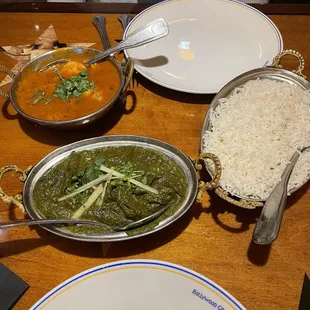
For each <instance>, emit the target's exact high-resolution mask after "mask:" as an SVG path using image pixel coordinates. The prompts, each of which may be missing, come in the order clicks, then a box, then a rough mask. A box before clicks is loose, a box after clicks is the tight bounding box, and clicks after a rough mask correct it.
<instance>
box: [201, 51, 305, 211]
mask: <svg viewBox="0 0 310 310" xmlns="http://www.w3.org/2000/svg"><path fill="white" fill-rule="evenodd" d="M284 55H292V56H295V57H297V58H298V60H299V62H300V65H299V67H298V69H297V70H295V71H293V72H291V71H288V70H284V69H282V67H281V65H280V59H281V57H282V56H284ZM303 69H304V59H303V57H302V56H301V55H300V54H299V53H298V52H296V51H294V50H285V51H283V52H282V53H281V54H279V55H278V56H276V57H275V59H274V60H273V64H272V65H271V66H270V67H266V68H259V69H254V70H251V71H248V72H245V73H243V74H241V75H239V76H237V77H236V78H234V79H233V80H231V81H230V82H229V83H227V84H226V85H225V86H224V87H223V88H222V89H221V90H220V91H219V92H218V93H217V95H216V96H215V97H214V98H213V100H212V102H211V104H210V107H209V109H208V111H207V113H206V116H205V118H204V122H203V126H202V130H201V138H200V150H201V151H202V150H203V136H204V135H205V132H206V131H211V129H212V123H211V120H210V116H211V111H214V110H215V109H216V107H217V106H218V105H219V99H221V98H225V97H226V98H227V97H229V95H230V94H231V93H232V91H233V90H234V89H235V88H236V87H240V86H241V85H243V84H245V83H246V82H248V81H249V80H256V79H257V78H260V79H269V80H276V81H281V82H285V83H288V84H293V85H296V86H298V87H301V88H302V89H304V90H310V83H309V82H308V81H307V80H306V77H305V76H304V75H303V74H302V70H303ZM215 155H216V154H215ZM206 169H207V170H208V172H209V174H210V175H211V176H212V171H211V170H210V169H209V168H208V166H207V165H206ZM219 184H220V181H219ZM302 185H303V184H301V185H300V186H299V187H296V188H293V189H291V190H290V191H289V192H288V194H291V193H293V192H295V191H296V190H298V189H299V188H300V187H301V186H302ZM215 192H216V193H217V194H218V195H219V196H220V197H221V198H223V199H225V200H227V201H228V202H230V203H232V204H234V205H236V206H238V207H243V208H247V209H254V208H256V207H261V206H263V204H264V200H260V199H250V198H248V197H236V196H234V195H232V194H231V193H229V192H227V191H225V190H224V189H223V188H221V186H220V185H219V186H218V187H217V188H215Z"/></svg>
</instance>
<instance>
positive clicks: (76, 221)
mask: <svg viewBox="0 0 310 310" xmlns="http://www.w3.org/2000/svg"><path fill="white" fill-rule="evenodd" d="M168 208H169V206H166V207H164V208H162V209H160V210H158V211H157V212H155V213H153V214H151V215H149V216H147V217H145V218H143V219H141V220H139V221H136V222H132V223H129V224H127V225H124V226H121V227H111V226H109V225H107V224H104V223H100V222H96V221H90V220H83V219H37V220H33V219H31V220H18V221H11V222H2V223H0V229H6V228H13V227H18V226H30V225H50V224H88V225H96V226H105V227H107V228H110V229H113V230H114V231H125V230H129V229H133V228H137V227H140V226H143V225H145V224H147V223H149V222H151V221H154V220H155V219H157V218H158V217H159V216H161V215H162V214H163V213H164V212H165V211H166V210H167V209H168Z"/></svg>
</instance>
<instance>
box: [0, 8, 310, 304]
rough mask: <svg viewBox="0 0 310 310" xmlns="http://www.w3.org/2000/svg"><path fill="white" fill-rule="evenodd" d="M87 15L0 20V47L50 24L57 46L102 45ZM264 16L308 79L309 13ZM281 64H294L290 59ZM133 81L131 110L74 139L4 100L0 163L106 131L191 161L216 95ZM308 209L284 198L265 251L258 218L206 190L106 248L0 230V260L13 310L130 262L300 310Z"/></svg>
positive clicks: (115, 30) (27, 161)
mask: <svg viewBox="0 0 310 310" xmlns="http://www.w3.org/2000/svg"><path fill="white" fill-rule="evenodd" d="M94 15H95V14H61V13H57V14H51V13H0V29H1V35H0V44H1V45H17V44H27V43H32V42H33V41H34V40H35V39H36V38H37V37H38V35H39V34H40V33H41V32H42V31H44V30H45V29H46V28H47V27H48V26H49V25H51V24H52V25H54V28H55V30H56V32H57V35H58V38H59V40H60V41H61V42H72V43H74V42H95V43H96V46H97V47H99V48H101V46H100V40H99V37H98V35H97V32H96V30H95V28H94V27H93V26H92V24H91V18H92V17H93V16H94ZM117 17H118V15H114V14H111V15H107V18H108V21H107V25H108V32H109V35H110V38H111V41H112V42H113V40H115V39H120V38H121V37H122V29H121V26H120V24H119V22H118V21H117ZM270 18H271V19H272V20H273V21H274V22H275V23H276V25H277V26H278V27H279V29H280V31H281V33H282V35H283V39H284V47H285V48H294V49H296V50H298V51H299V52H300V53H302V55H303V56H304V57H305V61H306V69H305V72H304V73H305V74H306V75H308V76H310V49H309V46H308V45H309V42H310V32H309V31H308V30H309V29H310V16H306V15H305V16H303V15H298V16H297V15H272V16H270ZM36 25H38V26H36ZM37 29H39V30H37ZM0 62H1V64H5V65H6V66H9V67H13V66H14V64H15V61H14V60H13V59H11V58H9V57H7V56H5V55H3V54H0ZM287 65H288V66H293V64H291V63H290V62H287ZM295 65H296V64H295ZM3 77H4V75H3ZM138 81H139V85H138V86H137V85H136V86H135V87H134V88H132V89H131V92H130V94H131V96H129V97H128V100H127V108H128V109H130V107H131V106H133V111H132V112H131V113H128V114H121V113H120V111H119V110H118V109H114V110H113V112H112V113H110V114H109V115H107V116H106V117H105V118H104V119H102V121H101V122H99V123H98V124H96V125H95V126H92V127H90V128H88V130H81V131H76V132H57V131H53V130H49V129H46V128H41V127H39V126H36V125H34V124H33V123H30V122H28V121H26V120H24V119H22V118H20V117H18V115H16V112H15V110H14V109H13V108H12V106H11V105H10V104H9V103H7V102H5V101H4V100H2V99H1V106H2V111H1V114H0V137H1V146H0V152H1V156H0V166H4V165H7V164H17V165H18V166H20V167H21V168H26V167H27V166H29V165H35V164H36V163H37V162H38V161H39V160H40V159H41V158H42V157H43V156H45V155H46V154H48V153H49V152H51V151H52V150H54V149H56V148H57V147H59V146H62V145H65V144H67V143H70V142H74V141H77V140H80V139H84V138H88V137H94V136H101V135H112V134H134V135H144V136H149V137H153V138H156V139H159V140H162V141H165V142H167V143H170V144H172V145H174V146H175V147H177V148H179V149H180V150H182V151H184V152H185V153H186V154H187V155H189V156H191V157H197V154H198V152H199V141H200V130H201V127H202V123H203V119H204V116H205V113H206V111H207V109H208V104H209V103H210V102H211V100H212V98H213V96H212V95H191V94H183V93H178V92H174V91H170V90H168V89H164V88H162V87H160V86H157V85H155V84H153V83H151V82H149V81H147V80H146V79H144V78H142V77H138ZM1 186H2V187H3V189H4V190H5V191H7V192H8V193H9V194H15V193H17V192H19V191H21V189H22V186H21V184H20V183H19V182H18V180H17V177H10V176H6V178H5V179H4V180H3V182H2V184H1ZM309 204H310V191H308V186H304V187H303V188H302V189H301V190H300V191H298V192H296V193H295V194H294V195H293V197H290V198H289V200H288V206H289V207H288V209H287V211H286V212H285V215H284V220H283V225H282V229H281V232H280V235H279V238H278V240H277V241H276V242H275V243H274V244H273V245H272V246H271V247H269V246H266V247H264V246H255V245H254V244H252V243H251V237H252V231H253V228H254V224H255V222H256V219H257V217H258V215H259V211H251V210H243V209H240V208H237V207H233V206H232V205H230V204H228V203H226V202H224V201H222V200H221V199H220V198H218V197H217V196H215V195H214V194H212V193H210V195H209V196H207V195H206V196H205V199H204V200H203V203H202V204H198V203H197V204H195V205H193V206H192V208H191V209H190V210H189V212H187V213H186V214H185V215H184V216H183V217H182V218H181V219H180V220H178V221H177V222H176V223H174V224H173V225H171V226H170V227H169V228H166V229H164V230H162V231H160V232H158V233H156V234H153V235H150V236H148V237H145V238H141V239H136V240H132V241H127V242H119V243H114V244H112V245H111V246H110V247H109V248H108V247H107V246H106V245H102V244H98V243H97V244H96V243H82V242H75V241H70V240H67V239H64V238H61V237H58V236H55V235H53V234H51V233H49V232H47V231H45V230H44V229H42V228H40V227H36V228H29V227H25V228H17V229H11V230H4V231H0V261H1V263H3V264H5V265H6V266H7V267H8V268H10V269H11V270H12V271H14V272H15V273H17V274H18V275H19V276H20V277H21V278H23V279H24V280H25V281H26V282H27V283H28V284H29V285H30V288H29V289H28V291H27V292H26V293H25V295H24V296H23V297H22V298H21V299H20V301H19V302H18V303H17V304H16V306H15V308H14V309H27V308H29V307H30V306H31V305H32V304H33V303H34V302H35V301H37V300H38V299H39V298H40V297H42V296H43V295H44V294H46V293H47V292H48V291H49V290H50V289H52V288H53V287H54V286H56V285H58V284H60V283H61V282H62V281H64V280H66V279H67V278H69V277H71V276H73V275H75V274H76V273H79V272H81V271H83V270H85V269H88V268H91V267H94V266H96V265H99V264H103V263H108V262H112V261H116V260H121V259H131V258H145V259H158V260H165V261H169V262H172V263H176V264H180V265H183V266H185V267H188V268H191V269H193V270H195V271H197V272H199V273H201V274H203V275H205V276H207V277H208V278H209V279H211V280H213V281H215V282H216V283H218V284H219V285H221V286H222V287H223V288H225V289H226V290H228V291H229V292H230V293H231V294H232V295H233V296H235V297H236V298H237V299H238V300H240V302H241V303H243V304H244V306H245V307H247V308H248V309H297V307H298V303H299V298H300V293H301V289H302V283H303V278H304V274H305V272H306V273H308V275H309V274H310V254H309V244H310V225H309V220H310V213H309ZM20 218H23V215H22V214H21V212H20V210H19V209H17V208H16V207H10V208H8V206H7V205H5V204H4V203H3V202H0V221H7V220H14V219H20ZM0 303H1V301H0ZM0 308H1V306H0Z"/></svg>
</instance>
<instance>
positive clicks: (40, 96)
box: [29, 88, 45, 104]
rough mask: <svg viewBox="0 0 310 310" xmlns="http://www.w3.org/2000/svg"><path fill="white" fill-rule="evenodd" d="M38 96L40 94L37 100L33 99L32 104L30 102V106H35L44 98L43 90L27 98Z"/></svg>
mask: <svg viewBox="0 0 310 310" xmlns="http://www.w3.org/2000/svg"><path fill="white" fill-rule="evenodd" d="M40 93H41V94H40ZM38 94H40V95H39V96H38V97H37V98H35V99H34V100H33V101H32V102H30V104H37V103H38V102H39V101H40V100H42V99H43V98H44V95H45V91H44V89H41V88H39V89H38V90H37V91H36V92H35V93H34V94H33V95H32V96H30V97H29V98H33V97H35V96H37V95H38Z"/></svg>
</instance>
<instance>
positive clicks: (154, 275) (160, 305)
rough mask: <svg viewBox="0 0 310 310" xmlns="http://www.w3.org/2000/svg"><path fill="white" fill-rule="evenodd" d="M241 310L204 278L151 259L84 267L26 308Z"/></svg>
mask: <svg viewBox="0 0 310 310" xmlns="http://www.w3.org/2000/svg"><path fill="white" fill-rule="evenodd" d="M35 309H36V310H37V309H45V310H48V309H53V310H56V309H57V310H62V309H66V310H70V309H72V310H73V309H74V310H85V309H91V310H97V309H98V310H99V309H100V310H102V309H104V310H124V309H127V310H189V309H195V310H206V309H217V310H224V309H225V310H230V309H245V308H244V307H243V306H242V305H241V304H240V303H239V302H238V301H237V300H236V299H235V298H234V297H232V296H231V295H230V294H229V293H227V292H226V291H225V290H224V289H222V288H221V287H220V286H218V285H217V284H215V283H214V282H212V281H210V280H209V279H207V278H206V277H204V276H202V275H200V274H198V273H196V272H194V271H192V270H189V269H187V268H184V267H181V266H178V265H174V264H170V263H167V262H161V261H154V260H126V261H119V262H115V263H110V264H105V265H101V266H98V267H95V268H92V269H89V270H86V271H84V272H82V273H80V274H78V275H76V276H74V277H72V278H71V279H69V280H67V281H65V282H64V283H62V284H60V285H59V286H57V287H56V288H54V289H53V290H52V291H50V292H49V293H48V294H46V295H45V296H44V297H43V298H42V299H41V300H39V301H38V302H37V303H36V304H35V305H34V306H33V307H32V308H31V310H35Z"/></svg>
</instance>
